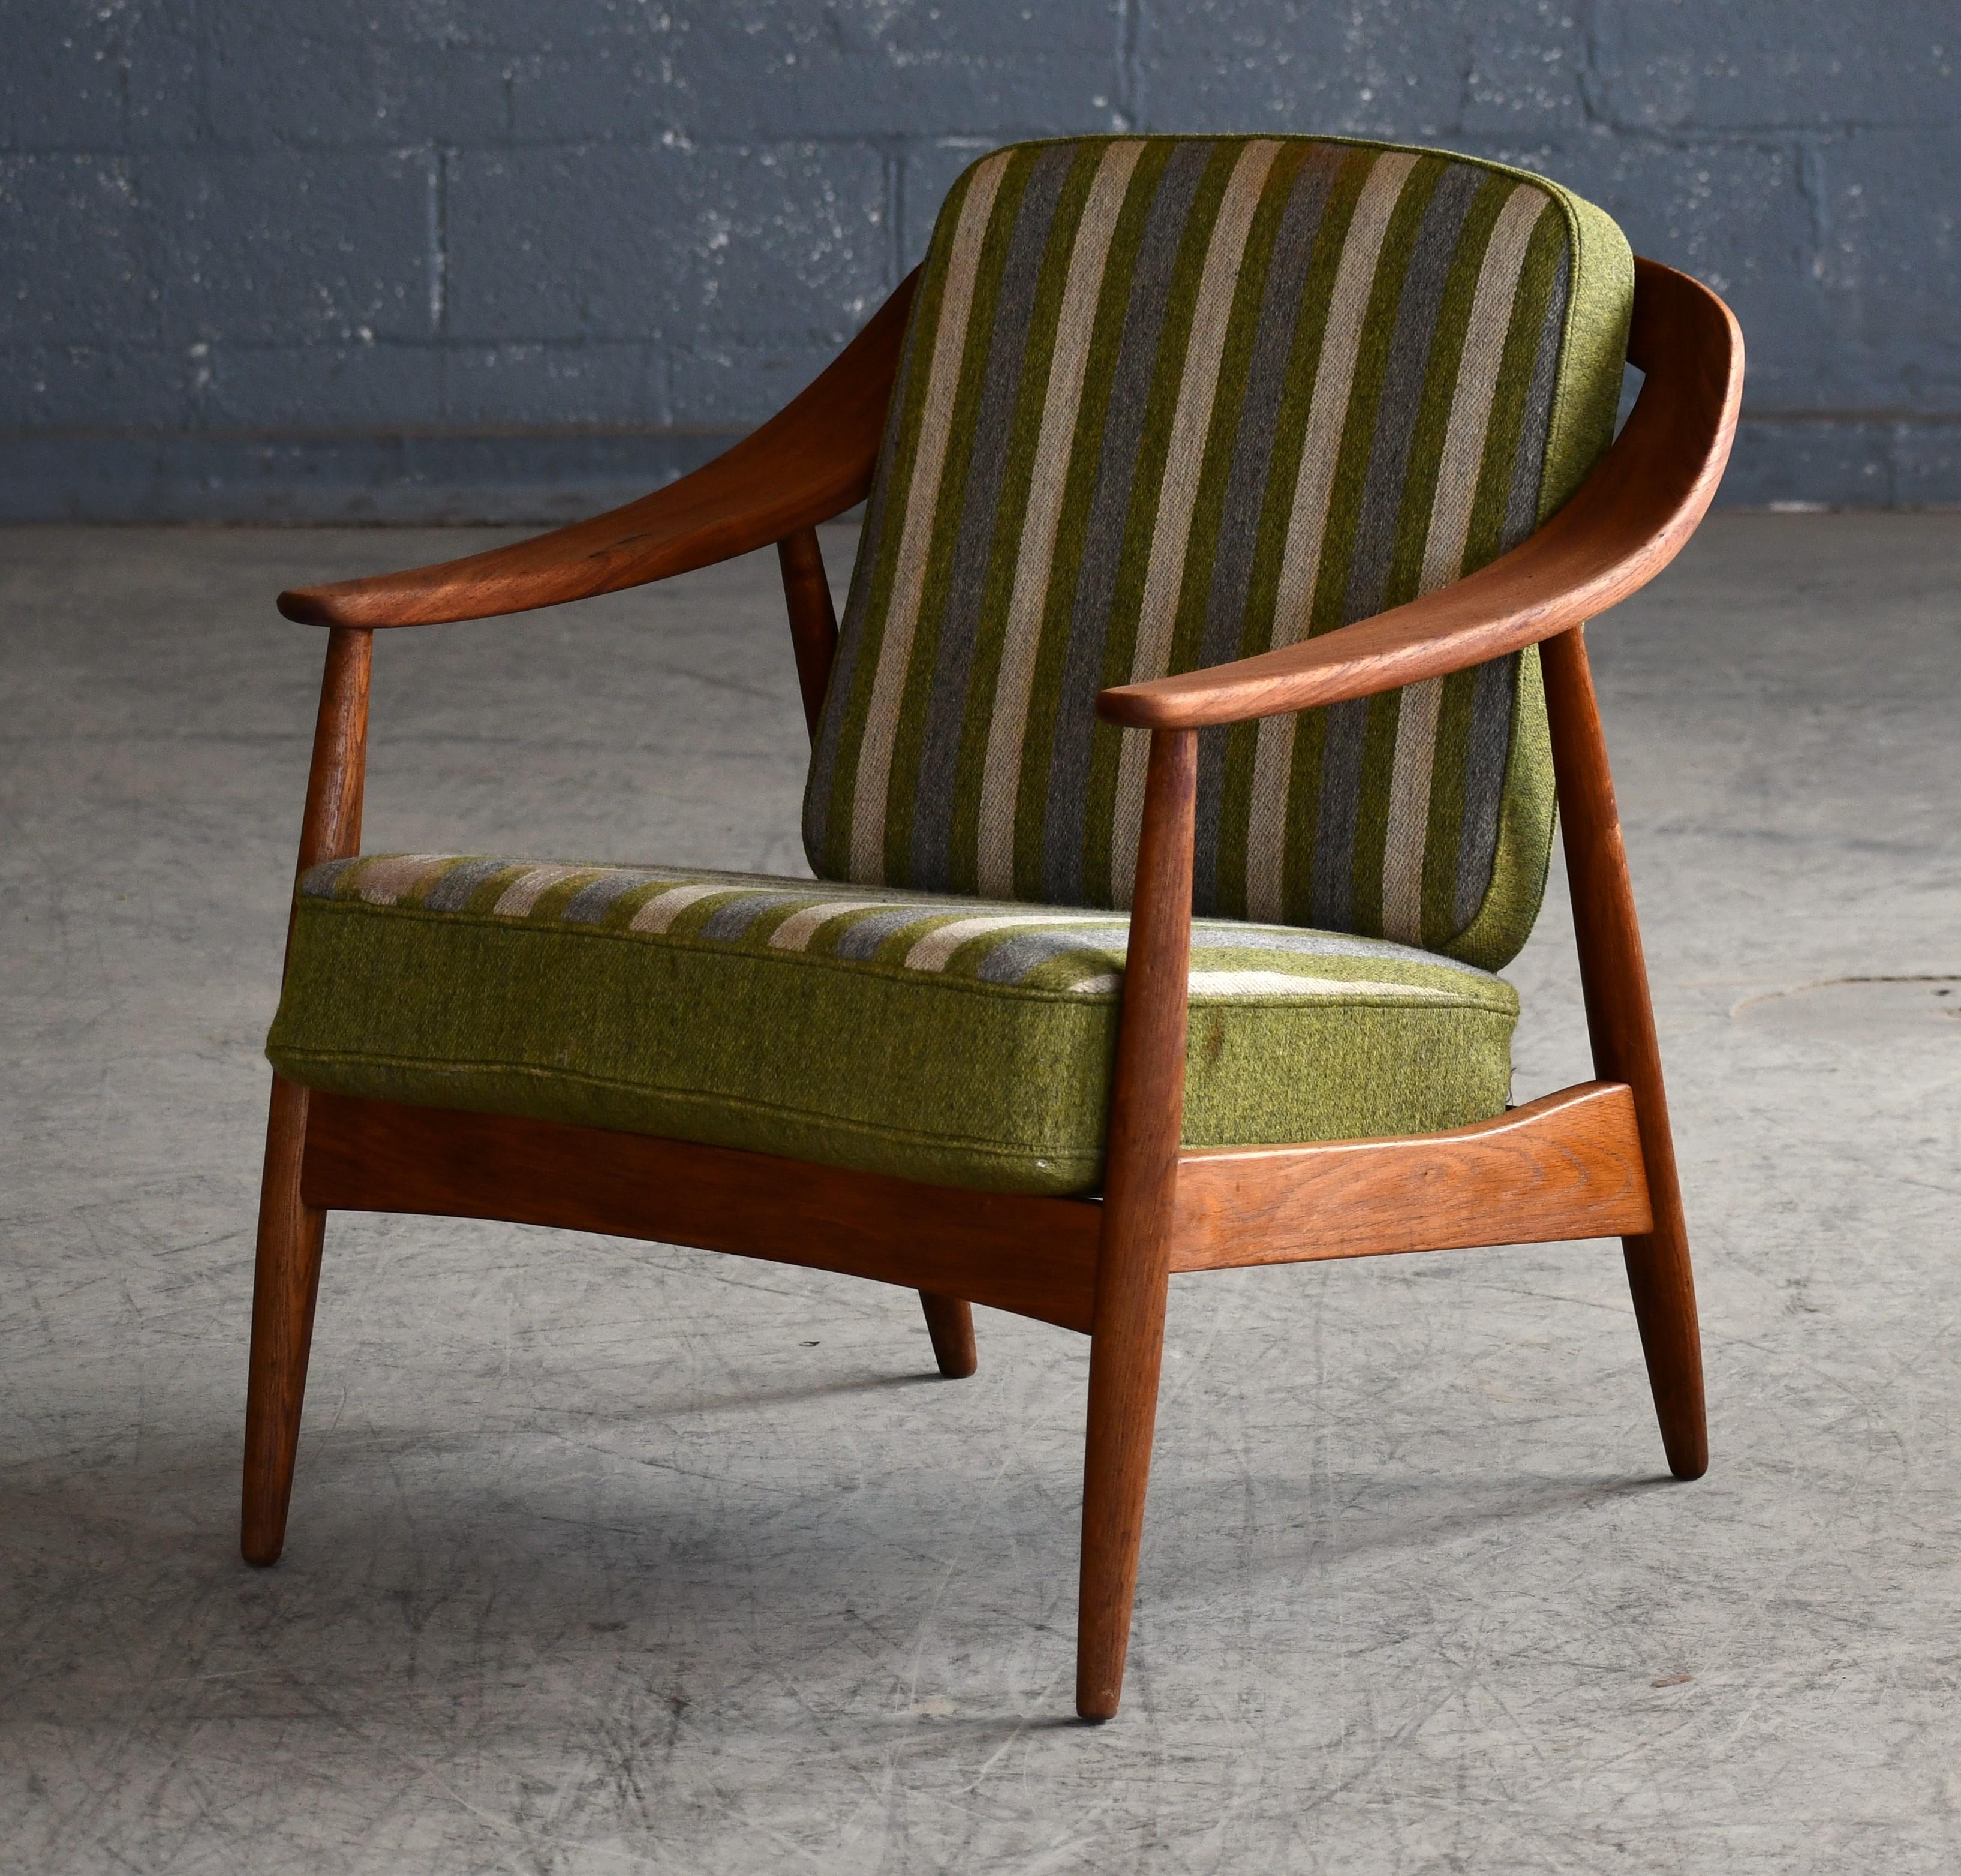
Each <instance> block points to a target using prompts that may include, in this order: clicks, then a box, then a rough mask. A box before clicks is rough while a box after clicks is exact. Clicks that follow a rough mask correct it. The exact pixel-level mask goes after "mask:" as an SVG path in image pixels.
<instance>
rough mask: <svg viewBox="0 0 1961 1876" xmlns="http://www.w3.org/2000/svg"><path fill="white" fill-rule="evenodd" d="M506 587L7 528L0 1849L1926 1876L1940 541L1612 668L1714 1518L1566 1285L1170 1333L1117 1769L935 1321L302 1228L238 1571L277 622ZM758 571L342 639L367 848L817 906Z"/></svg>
mask: <svg viewBox="0 0 1961 1876" xmlns="http://www.w3.org/2000/svg"><path fill="white" fill-rule="evenodd" d="M489 538H491V537H489V536H485V535H480V534H471V535H468V536H460V535H458V534H436V533H420V534H400V533H395V534H384V533H379V532H365V533H364V532H357V531H346V532H340V533H320V532H312V533H294V534H280V533H277V532H272V531H231V532H226V531H208V532H199V531H176V532H172V531H155V532H137V531H87V530H81V529H49V530H29V531H14V532H12V533H11V534H0V634H4V637H0V659H4V662H0V671H4V674H5V675H4V688H5V699H6V707H5V713H4V719H0V829H4V833H0V869H3V870H0V876H4V883H5V892H4V897H0V906H4V914H0V916H4V920H5V923H4V927H0V930H4V936H0V1050H4V1054H5V1076H4V1079H0V1168H4V1188H0V1219H3V1220H4V1222H0V1621H4V1625H5V1626H4V1632H0V1640H4V1645H5V1663H4V1666H0V1865H4V1866H5V1868H8V1869H9V1870H13V1869H19V1870H22V1871H37V1872H55V1871H107V1870H117V1871H123V1870H136V1871H160V1872H161V1871H197V1872H200V1873H201V1876H202V1873H203V1872H221V1871H251V1872H255V1873H259V1876H263V1872H267V1871H283V1870H293V1871H301V1870H304V1871H307V1872H308V1873H309V1876H331V1873H333V1872H353V1871H363V1872H365V1871H375V1872H390V1873H391V1876H393V1873H394V1872H401V1871H503V1870H509V1871H553V1872H556V1871H632V1870H639V1869H644V1870H648V1871H654V1870H659V1871H690V1872H692V1871H732V1872H733V1871H759V1870H776V1869H784V1870H789V1869H795V1870H801V1871H838V1872H851V1873H853V1876H863V1873H864V1872H869V1871H879V1872H898V1871H926V1870H941V1869H956V1868H957V1869H960V1870H974V1871H979V1870H987V1871H995V1870H1000V1871H1017V1872H1021V1871H1043V1872H1060V1871H1092V1870H1094V1871H1138V1870H1142V1871H1177V1872H1194V1873H1195V1872H1210V1871H1231V1872H1241V1871H1262V1872H1264V1871H1341V1872H1344V1876H1359V1873H1360V1872H1375V1871H1426V1870H1472V1871H1503V1872H1519V1871H1576V1870H1579V1871H1594V1870H1621V1869H1625V1870H1627V1871H1643V1872H1646V1871H1723V1872H1726V1873H1733V1876H1744V1873H1746V1872H1757V1871H1762V1872H1766V1873H1767V1876H1768V1873H1769V1872H1776V1873H1777V1876H1790V1872H1793V1871H1837V1870H1843V1869H1847V1868H1855V1867H1856V1868H1868V1867H1878V1868H1885V1869H1886V1871H1889V1876H1897V1873H1899V1872H1908V1871H1953V1869H1955V1868H1956V1867H1957V1866H1961V1686H1957V1682H1961V1640H1957V1637H1961V1447H1957V1440H1956V1434H1957V1430H1961V1255H1957V1252H1961V1171H1957V1166H1961V1020H1957V1019H1956V1014H1955V1012H1956V1008H1957V1006H1961V759H1957V757H1956V744H1955V729H1954V725H1955V703H1956V691H1957V680H1961V630H1958V629H1957V618H1961V603H1957V600H1956V593H1957V591H1961V517H1940V516H1912V515H1893V516H1886V515H1871V516H1863V517H1862V516H1845V517H1824V516H1733V517H1723V518H1718V519H1717V520H1716V521H1715V522H1712V523H1711V525H1709V526H1708V528H1706V529H1705V530H1704V532H1703V534H1702V535H1701V538H1700V539H1699V540H1698V542H1697V543H1696V544H1695V546H1694V547H1692V549H1691V550H1690V552H1689V553H1688V554H1687V555H1686V556H1685V557H1684V559H1683V560H1682V563H1681V564H1680V565H1679V566H1678V567H1677V569H1676V570H1674V571H1673V572H1672V573H1670V574H1669V576H1666V578H1665V579H1664V580H1663V582H1661V583H1660V585H1658V586H1657V587H1656V589H1653V591H1652V592H1650V594H1649V595H1647V596H1644V598H1641V600H1639V601H1637V602H1635V603H1634V604H1631V605H1629V606H1628V607H1627V608H1625V609H1624V610H1623V611H1622V612H1621V613H1620V614H1618V615H1617V616H1616V617H1615V618H1614V619H1613V620H1612V621H1611V622H1610V623H1608V624H1603V625H1602V627H1599V628H1598V629H1597V630H1596V633H1595V641H1596V657H1597V659H1598V663H1599V669H1600V673H1601V678H1602V688H1603V694H1604V699H1605V710H1606V714H1607V719H1608V727H1609V737H1610V739H1611V740H1612V743H1613V745H1614V747H1615V752H1616V755H1617V758H1618V774H1619V780H1620V786H1621V796H1622V799H1623V802H1624V803H1625V813H1626V818H1627V822H1628V837H1629V844H1630V847H1631V850H1632V853H1633V858H1634V868H1635V876H1636V882H1637V889H1638V890H1639V892H1640V893H1641V901H1642V905H1643V908H1644V913H1645V914H1646V918H1647V936H1648V943H1649V949H1650V956H1651V959H1652V961H1653V969H1654V975H1655V984H1656V993H1657V997H1658V1002H1659V1007H1660V1021H1661V1028H1662V1033H1663V1045H1664V1048H1665V1050H1666V1055H1667V1059H1668V1062H1669V1068H1670V1071H1671V1074H1672V1090H1673V1096H1674V1102H1675V1107H1676V1116H1677V1126H1678V1131H1679V1141H1680V1145H1681V1150H1682V1159H1683V1167H1684V1173H1685V1180H1686V1183H1687V1188H1688V1204H1689V1211H1690V1218H1691V1222H1692V1227H1694V1230H1695V1233H1696V1236H1697V1245H1698V1255H1699V1272H1700V1279H1701V1294H1702V1309H1703V1322H1704V1335H1705V1337H1706V1340H1707V1348H1708V1371H1709V1384H1710V1395H1711V1410H1712V1434H1711V1444H1712V1447H1713V1451H1714V1468H1713V1469H1712V1470H1711V1473H1710V1474H1709V1476H1708V1479H1706V1480H1704V1482H1701V1483H1700V1484H1698V1485H1688V1486H1676V1485H1671V1484H1669V1483H1668V1482H1666V1480H1665V1479H1663V1477H1662V1476H1661V1468H1660V1443H1659V1440H1658V1439H1657V1437H1656V1433H1655V1430H1654V1426H1653V1421H1652V1418H1651V1416H1650V1409H1649V1405H1648V1401H1647V1389H1646V1385H1645V1382H1644V1377H1643V1375H1642V1371H1641V1362H1640V1358H1639V1354H1638V1351H1637V1347H1636V1344H1635V1339H1634V1329H1633V1325H1632V1322H1631V1318H1630V1315H1629V1312H1628V1306H1627V1299H1626V1292H1625V1287H1624V1284H1623V1281H1622V1278H1621V1270H1620V1265H1619V1259H1618V1255H1617V1254H1616V1253H1615V1250H1614V1249H1612V1247H1611V1246H1602V1245H1598V1244H1593V1245H1569V1246H1551V1247H1546V1248H1531V1249H1513V1250H1504V1251H1469V1252H1456V1253H1452V1254H1449V1255H1440V1256H1436V1257H1433V1258H1429V1259H1385V1260H1382V1261H1380V1262H1376V1263H1373V1264H1368V1265H1350V1266H1347V1267H1345V1268H1344V1267H1335V1268H1299V1269H1294V1270H1275V1271H1248V1272H1242V1273H1235V1274H1233V1275H1229V1276H1225V1277H1223V1278H1221V1277H1212V1278H1205V1279H1204V1280H1202V1281H1201V1280H1198V1279H1189V1278H1188V1279H1185V1280H1182V1281H1181V1284H1179V1286H1178V1288H1177V1290H1176V1291H1175V1294H1174V1297H1173V1299H1172V1332H1171V1345H1170V1349H1169V1363H1168V1367H1167V1370H1166V1376H1167V1384H1166V1386H1165V1393H1164V1399H1163V1404H1162V1410H1161V1415H1160V1422H1159V1442H1158V1449H1157V1463H1156V1472H1155V1474H1154V1476H1153V1486H1152V1495H1151V1506H1150V1511H1151V1516H1150V1522H1149V1530H1148V1533H1147V1535H1146V1540H1145V1549H1144V1560H1143V1583H1142V1586H1141V1590H1140V1598H1139V1606H1138V1616H1137V1629H1136V1635H1135V1639H1134V1644H1133V1648H1132V1653H1131V1658H1130V1680H1129V1684H1128V1690H1127V1696H1128V1697H1127V1705H1126V1707H1125V1709H1124V1714H1123V1715H1122V1717H1121V1718H1120V1719H1119V1720H1118V1722H1117V1723H1116V1724H1113V1725H1111V1726H1108V1727H1105V1728H1102V1729H1100V1730H1089V1729H1084V1728H1079V1727H1077V1726H1076V1725H1074V1724H1072V1723H1070V1719H1069V1715H1070V1686H1071V1673H1072V1660H1071V1626H1072V1623H1073V1614H1074V1600H1075V1549H1074V1546H1075V1541H1076V1509H1077V1494H1078V1482H1079V1464H1080V1460H1079V1442H1080V1439H1081V1434H1082V1424H1083V1389H1084V1377H1085V1371H1086V1349H1085V1345H1084V1344H1083V1342H1079V1341H1078V1340H1076V1339H1075V1338H1072V1337H1070V1336H1067V1335H1064V1334H1063V1333H1061V1332H1059V1331H1054V1330H1050V1329H1044V1328H1043V1327H1041V1326H1038V1325H1036V1324H1033V1323H1028V1322H1022V1321H1019V1320H1018V1319H1012V1318H1009V1317H1005V1316H995V1315H991V1314H987V1313H984V1314H983V1317H982V1322H981V1361H982V1369H981V1373H980V1375H979V1376H978V1377H977V1378H976V1379H974V1380H971V1381H968V1382H965V1383H958V1384H949V1383H941V1382H939V1381H937V1380H931V1379H929V1378H927V1377H929V1374H930V1373H931V1366H932V1364H931V1360H930V1356H929V1350H928V1347H927V1343H926V1334H925V1331H924V1329H923V1326H922V1324H921V1322H920V1319H919V1316H918V1312H917V1306H916V1305H915V1304H914V1301H913V1300H912V1298H911V1297H910V1295H909V1294H902V1293H899V1292H896V1291H888V1290H885V1289H882V1288H880V1287H875V1286H872V1285H870V1284H856V1283H854V1282H853V1281H850V1280H849V1279H846V1278H832V1277H828V1276H824V1275H813V1274H805V1273H802V1272H799V1271H789V1270H782V1269H779V1268H775V1267H773V1266H771V1265H762V1264H749V1263H745V1262H737V1261H735V1260H732V1259H716V1258H713V1257H711V1256H708V1255H703V1254H699V1253H695V1252H686V1251H675V1250H668V1249H660V1248H656V1247H651V1246H635V1245H628V1244H623V1243H615V1242H612V1241H610V1240H590V1239H576V1238H573V1237H571V1236H562V1235H559V1234H555V1233H544V1232H537V1231H526V1230H518V1229H516V1228H504V1227H485V1226H477V1225H472V1224H454V1223H432V1222H429V1221H425V1220H375V1219H363V1218H349V1219H346V1220H339V1221H336V1223H335V1224H334V1225H333V1227H332V1228H331V1230H330V1234H329V1242H328V1248H327V1272H326V1278H325V1281H324V1287H323V1291H322V1296H321V1303H320V1321H319V1329H318V1336H317V1342H316V1344H315V1348H314V1380H313V1386H312V1391H311V1398H310V1403H309V1414H308V1421H307V1425H306V1431H305V1435H304V1437H303V1440H302V1443H301V1459H300V1476H299V1482H298V1491H297V1493H296V1496H295V1514H294V1519H293V1525H292V1538H291V1543H290V1546H289V1550H288V1552H287V1555H286V1559H285V1562H283V1563H282V1564H281V1565H279V1568H277V1569H276V1570H273V1571H269V1572H263V1573H262V1572H258V1571H252V1570H250V1569H248V1568H246V1567H245V1566H244V1565H242V1564H241V1563H240V1562H238V1559H237V1556H236V1554H235V1552H234V1516H235V1504H236V1467H237V1460H238V1442H239V1434H240V1421H241V1409H242V1398H243V1381H244V1345H245V1333H246V1324H247V1303H248V1292H249V1286H250V1254H251V1227H252V1222H253V1206H254V1194H255V1191H256V1185H257V1160H258V1153H259V1148H260V1129H261V1126H262V1124H263V1123H262V1115H263V1105H264V1096H265V1086H266V1068H265V1065H264V1064H263V1061H262V1060H261V1058H260V1053H259V1049H260V1039H261V1037H262V1036H263V1032H264V1029H265V1026H266V1021H267V1019H268V1018H269V1015H270V1013H271V1011H272V1007H273V998H274V993H275V990H276V982H277V977H278V969H279V946H280V942H281V932H282V921H283V918H284V911H283V907H284V901H285V893H286V891H287V887H288V882H289V873H290V867H291V863H292V860H291V854H292V841H293V839H294V836H295V830H296V827H297V824H298V811H299V802H300V793H301V780H302V776H303V772H304V769H305V751H306V739H307V735H308V731H309V728H310V725H311V713H312V708H313V687H314V683H315V681H316V680H317V672H318V668H319V659H320V648H321V642H320V637H319V636H318V635H317V633H313V632H311V631H308V630H305V629H302V628H301V627H295V626H290V625H287V624H283V623H282V622H281V621H279V620H278V619H277V618H276V617H275V616H274V614H273V611H272V608H271V598H272V595H273V592H274V590H275V589H276V588H277V587H278V586H279V585H281V584H282V583H285V582H291V581H297V580H301V579H314V578H317V577H321V576H338V575H341V574H346V573H353V572H356V571H357V570H373V569H375V568H377V567H379V566H387V565H391V564H398V563H403V562H404V561H409V560H419V559H425V558H432V557H438V556H441V555H445V554H451V553H455V552H459V551H461V550H464V549H466V548H468V547H474V546H477V545H478V544H482V542H483V541H486V540H487V539H489ZM848 551H849V539H848V536H846V535H843V534H840V536H839V537H838V538H836V539H835V540H834V541H832V543H831V557H832V560H833V563H834V566H835V567H836V568H837V569H838V570H840V571H841V570H842V569H843V566H845V565H846V564H847V556H848ZM774 582H775V573H774V568H773V563H772V561H771V560H769V559H768V558H767V557H766V558H761V559H757V560H751V561H748V562H745V563H741V564H738V565H736V566H732V567H729V568H726V569H722V570H718V571H716V572H713V573H708V574H704V575H700V576H694V577H693V578H691V579H688V580H686V581H684V582H679V583H678V584H676V585H672V586H669V587H665V588H657V589H652V590H649V591H646V592H641V593H638V594H633V595H622V596H620V597H618V598H614V599H611V600H605V601H598V602H595V603H594V604H592V605H589V606H587V607H585V608H580V609H577V610H574V611H564V612H560V613H555V614H546V615H541V616H539V617H534V618H531V619H528V620H521V621H509V622H505V623H502V624H493V625H489V626H483V627H444V628H436V629H431V630H424V631H421V632H416V633H403V634H401V635H400V636H399V637H393V638H389V639H387V640H384V643H382V644H381V646H380V648H379V649H378V655H377V658H376V666H377V670H376V677H377V689H376V704H375V761H374V769H373V777H372V782H371V789H370V793H369V801H370V804H371V806H370V810H369V819H368V845H369V846H370V847H419V846H424V845H429V846H435V847H443V846H448V845H452V844H467V845H473V846H483V845H496V846H502V847H508V848H509V849H510V850H514V851H521V852H528V853H539V854H551V853H560V854H572V855H579V856H591V857H617V858H622V859H662V860H678V861H687V862H710V863H721V864H725V865H732V866H761V867H768V868H776V869H800V868H801V865H802V861H801V857H800V854H799V848H798V845H797V842H796V833H795V827H796V802H797V797H798V793H799V783H800V778H801V774H802V758H801V755H800V753H799V751H800V745H801V742H802V730H801V727H800V724H799V716H798V713H797V708H796V694H795V686H794V683H793V681H792V675H791V668H790V662H789V651H788V646H787V644H786V641H785V639H784V637H783V630H782V627H781V624H780V613H779V611H777V602H776V598H775V594H774V590H773V589H774ZM1570 956H1571V954H1570V943H1569V940H1568V936H1567V922H1566V918H1565V915H1564V905H1563V901H1561V899H1560V898H1559V896H1558V882H1555V894H1554V902H1553V903H1552V904H1550V905H1549V906H1548V911H1547V914H1546V916H1545V918H1544V920H1543V921H1542V926H1541V929H1540V933H1539V936H1538V937H1537V938H1535V940H1534V942H1533V943H1532V946H1531V947H1530V948H1529V950H1528V951H1527V952H1526V955H1525V956H1523V958H1522V959H1520V960H1519V963H1518V964H1517V965H1516V966H1515V967H1514V968H1513V972H1512V973H1511V975H1513V977H1514V978H1515V979H1516V981H1517V982H1518V983H1519V985H1520V987H1521V988H1522V990H1523V992H1524V993H1525V996H1526V1008H1527V1012H1528V1015H1527V1019H1526V1027H1525V1029H1524V1030H1523V1033H1522V1035H1521V1038H1520V1043H1519V1078H1518V1087H1519V1094H1520V1096H1521V1097H1522V1098H1523V1096H1527V1095H1530V1094H1533V1093H1539V1092H1542V1091H1543V1090H1545V1089H1547V1088H1548V1087H1551V1086H1555V1085H1558V1083H1561V1082H1563V1081H1566V1080H1573V1079H1577V1078H1579V1077H1581V1076H1582V1075H1583V1074H1585V1072H1586V1063H1585V1060H1584V1056H1583V1047H1582V1032H1581V1028H1580V1019H1579V1013H1578V1001H1577V984H1576V981H1575V978H1574V971H1573V968H1572V966H1571V962H1570ZM1940 980H1945V981H1940Z"/></svg>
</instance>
